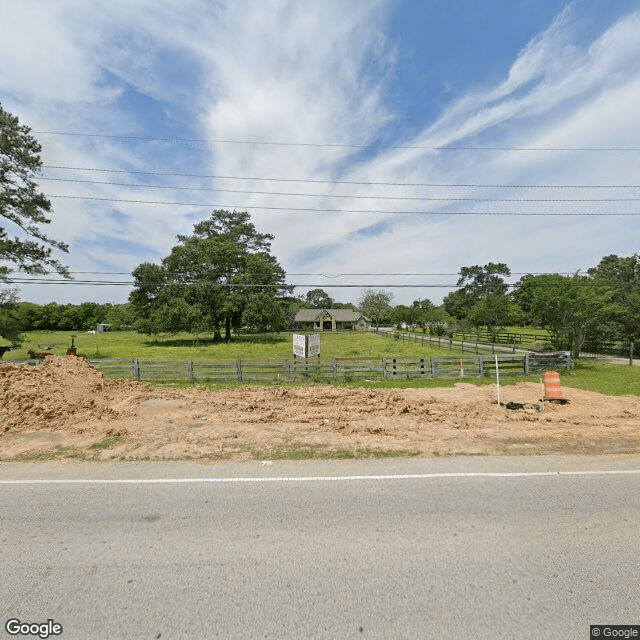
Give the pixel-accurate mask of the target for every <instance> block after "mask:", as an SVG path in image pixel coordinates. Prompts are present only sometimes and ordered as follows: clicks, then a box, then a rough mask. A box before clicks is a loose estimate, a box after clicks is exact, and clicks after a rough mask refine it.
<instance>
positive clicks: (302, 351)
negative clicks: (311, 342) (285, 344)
mask: <svg viewBox="0 0 640 640" xmlns="http://www.w3.org/2000/svg"><path fill="white" fill-rule="evenodd" d="M306 353H307V336H305V335H302V334H301V333H294V334H293V355H294V356H298V357H299V358H306V357H307V355H306Z"/></svg>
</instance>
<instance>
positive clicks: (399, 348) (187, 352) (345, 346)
mask: <svg viewBox="0 0 640 640" xmlns="http://www.w3.org/2000/svg"><path fill="white" fill-rule="evenodd" d="M73 335H75V336H76V337H75V345H76V347H77V348H78V353H82V354H84V355H85V356H87V357H88V358H90V359H107V358H181V359H187V358H193V359H197V358H212V359H225V360H226V359H237V358H243V359H251V358H291V357H293V347H292V337H291V336H292V334H291V333H289V332H283V333H278V334H243V335H237V336H234V337H233V340H232V341H231V342H230V343H224V342H223V343H215V342H214V341H213V339H212V338H211V337H209V336H194V335H193V334H188V333H179V334H175V335H161V336H146V335H142V334H139V333H135V332H133V331H112V332H107V333H96V334H91V333H74V332H71V331H48V332H37V331H30V332H28V333H26V334H25V338H26V339H25V341H24V342H23V344H22V346H21V347H20V349H18V350H16V351H9V352H8V353H6V354H5V356H4V361H5V362H12V361H16V360H24V359H26V358H27V351H28V350H30V349H35V350H36V351H44V350H45V349H46V348H47V347H48V346H52V348H51V349H50V351H51V353H55V354H58V355H64V354H65V353H66V351H67V347H68V346H70V345H71V336H73ZM417 353H420V354H421V355H449V354H450V353H451V352H450V351H449V350H448V349H445V348H443V349H439V348H438V347H435V346H433V347H427V346H425V347H422V346H420V345H415V344H412V343H408V342H402V341H397V340H392V339H390V338H388V337H384V336H377V335H375V334H372V333H358V332H355V333H351V332H349V333H347V332H345V333H323V334H322V345H321V354H322V358H331V357H333V356H355V357H363V356H407V355H416V354H417Z"/></svg>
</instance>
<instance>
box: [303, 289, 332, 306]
mask: <svg viewBox="0 0 640 640" xmlns="http://www.w3.org/2000/svg"><path fill="white" fill-rule="evenodd" d="M306 300H307V303H308V304H309V306H310V307H311V308H312V309H331V308H333V298H331V297H330V296H329V295H328V294H327V293H326V291H324V289H311V291H308V292H307V295H306Z"/></svg>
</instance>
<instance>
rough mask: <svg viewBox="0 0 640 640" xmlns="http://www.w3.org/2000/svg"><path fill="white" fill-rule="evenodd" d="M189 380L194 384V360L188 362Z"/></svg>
mask: <svg viewBox="0 0 640 640" xmlns="http://www.w3.org/2000/svg"><path fill="white" fill-rule="evenodd" d="M187 378H188V380H189V382H193V360H187Z"/></svg>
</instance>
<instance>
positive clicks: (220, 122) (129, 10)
mask: <svg viewBox="0 0 640 640" xmlns="http://www.w3.org/2000/svg"><path fill="white" fill-rule="evenodd" d="M388 5H389V3H388V2H387V1H382V0H380V1H378V2H371V1H367V2H365V1H364V0H362V1H361V0H342V1H340V0H327V1H326V2H323V3H318V2H311V0H300V1H298V2H287V1H284V0H265V1H264V2H255V1H251V0H239V1H237V2H218V3H212V2H206V1H204V0H202V1H201V0H187V1H186V2H183V3H180V4H178V3H175V2H172V1H170V0H155V1H154V2H151V0H111V1H109V2H107V1H106V0H101V1H100V2H94V3H89V4H87V3H84V2H80V1H79V0H61V1H60V2H56V3H48V4H45V5H43V4H42V3H40V2H36V1H35V0H26V1H25V2H22V3H19V4H18V3H16V4H15V5H14V7H13V8H12V9H11V10H4V11H3V15H2V27H1V28H2V37H1V38H0V55H1V56H2V57H3V59H5V60H11V61H12V64H10V65H3V66H2V68H0V91H1V92H2V94H3V95H5V96H6V98H5V99H4V100H3V104H4V106H5V107H6V108H8V109H9V110H11V111H13V112H14V113H16V114H18V115H20V116H21V119H22V120H24V121H27V122H29V123H30V124H31V125H32V127H33V128H34V130H38V131H76V132H81V131H104V132H107V133H114V134H121V135H134V136H135V135H152V134H153V131H151V133H150V132H149V131H148V130H146V129H145V127H146V126H149V127H150V126H151V125H150V124H149V123H150V122H151V120H152V118H151V117H149V118H146V119H145V118H142V117H141V116H140V114H139V113H135V112H132V111H131V110H130V109H128V108H127V107H126V105H124V104H123V103H122V101H121V100H122V99H123V96H126V94H127V91H130V90H131V88H133V90H135V91H137V92H138V93H139V94H141V95H142V96H146V97H149V98H152V99H154V100H155V101H157V102H158V104H159V105H160V107H159V108H160V109H164V110H165V112H166V113H167V114H169V117H168V118H167V120H168V121H172V122H174V121H175V122H176V123H178V124H179V125H180V126H181V127H182V128H183V130H185V131H190V133H189V134H185V135H184V137H198V138H205V139H209V140H236V141H243V140H244V141H250V140H256V141H262V142H266V143H268V142H283V141H284V142H286V141H291V142H303V143H320V145H321V146H305V145H281V144H278V145H271V144H259V145H256V144H230V143H226V144H217V143H211V144H207V143H202V144H201V145H198V144H195V145H189V144H187V143H184V144H183V145H177V144H176V145H170V144H166V143H159V142H157V143H153V144H150V143H134V142H126V141H121V140H115V139H114V140H109V139H100V138H88V139H86V138H70V137H55V136H42V137H41V140H42V141H43V143H46V145H45V154H44V155H45V160H46V162H47V164H56V165H64V166H78V167H104V168H121V169H136V170H140V171H144V170H147V169H149V168H152V169H154V170H165V171H169V172H171V171H172V170H173V171H174V172H182V173H198V174H216V175H227V176H245V177H272V178H300V179H307V180H332V179H335V178H339V179H342V180H355V181H362V182H368V183H375V182H415V183H443V184H445V183H449V184H461V183H465V184H466V183H474V184H477V183H492V184H550V183H553V184H573V185H575V184H596V183H602V184H611V183H629V184H638V183H640V176H639V175H638V170H637V169H636V167H637V154H633V153H622V152H618V153H609V154H603V153H586V152H585V153H568V152H565V153H549V152H512V151H486V152H454V151H434V150H427V149H420V148H414V149H387V150H383V151H378V152H377V153H375V154H373V153H372V152H369V153H365V152H362V151H361V150H359V149H356V148H350V147H348V146H336V145H324V146H322V143H336V144H337V145H339V144H343V145H363V144H369V143H371V142H374V141H375V140H376V139H377V137H378V136H379V135H380V134H381V132H385V127H386V126H387V125H388V124H390V123H391V124H392V123H393V117H394V114H393V113H392V112H391V111H390V110H389V109H388V108H387V107H386V105H385V104H384V103H383V99H382V96H383V91H382V89H383V87H382V86H381V83H382V82H383V78H384V75H385V73H386V72H387V71H388V68H389V65H391V64H392V63H393V61H394V51H393V46H392V45H391V44H389V43H387V42H386V41H385V38H384V31H385V27H386V24H385V21H386V18H387V9H388ZM576 6H577V5H576ZM577 10H578V9H577V8H573V9H567V10H566V11H564V12H563V13H562V14H561V15H560V16H559V17H558V18H557V20H555V21H554V23H553V24H552V25H551V26H550V27H549V28H548V29H547V30H546V31H545V32H543V33H541V34H540V35H539V36H537V37H536V38H534V39H533V40H532V41H531V42H530V43H529V44H528V45H527V46H526V47H525V48H524V49H523V50H522V52H521V54H520V55H519V56H518V58H517V59H516V60H514V62H513V64H512V66H511V69H510V71H509V74H508V76H507V77H506V78H505V79H504V80H503V81H502V82H499V83H497V84H496V85H495V86H490V87H485V88H484V89H479V88H477V87H476V88H474V89H473V90H470V91H469V93H468V94H467V95H465V96H463V97H462V98H460V99H458V100H457V101H455V102H454V103H452V104H451V105H449V106H448V107H446V108H445V109H444V110H443V113H442V114H441V116H440V117H439V118H438V119H436V120H435V121H434V122H433V123H430V124H429V125H428V126H426V127H425V129H424V131H422V132H421V133H420V134H419V135H417V136H416V137H415V139H414V140H413V141H410V142H409V143H408V146H415V147H441V146H467V145H469V146H474V145H477V146H492V147H528V148H545V147H546V148H549V147H556V148H557V147H562V148H564V147H620V146H626V147H639V146H640V115H639V114H638V111H637V107H636V103H637V95H638V94H639V90H640V40H639V39H638V37H637V34H638V32H639V30H640V13H632V14H629V15H627V16H626V17H624V18H623V19H621V20H620V21H619V22H618V23H617V24H615V25H613V26H612V27H610V28H608V29H607V30H606V31H604V32H603V33H602V34H601V35H600V37H598V38H596V39H594V41H593V42H589V43H584V42H580V41H579V40H578V39H577V37H576V36H575V27H574V22H573V14H572V11H577ZM171 118H173V120H171ZM160 137H164V136H163V135H161V136H160ZM194 158H197V160H194ZM63 174H64V175H65V176H69V175H70V174H69V173H68V172H62V171H60V172H58V173H57V174H56V175H63ZM77 175H78V177H82V178H84V179H93V180H95V179H99V180H112V181H118V182H120V181H133V182H141V181H144V180H148V179H150V178H149V177H148V176H147V177H145V176H136V175H130V176H127V175H120V176H119V175H118V174H96V173H91V172H85V173H78V174H77ZM155 180H156V181H157V183H159V184H165V185H169V184H175V185H187V184H191V185H194V186H198V187H203V186H208V187H217V188H227V189H243V190H247V191H270V192H271V195H259V194H223V193H220V194H217V193H207V192H195V191H194V192H189V191H186V192H185V191H179V190H175V191H174V190H167V191H152V190H142V189H138V190H135V189H127V188H124V187H114V186H108V185H80V184H62V183H60V184H57V185H56V184H55V183H53V184H51V183H43V187H45V188H46V189H47V191H48V192H49V193H67V194H76V195H77V194H81V193H84V194H86V195H91V196H93V197H96V198H100V197H119V198H130V199H148V200H162V201H175V202H178V201H196V200H197V201H201V202H215V203H221V204H228V205H237V206H238V208H249V207H261V208H258V209H256V210H255V215H254V220H255V222H256V225H257V226H258V228H259V229H260V230H261V231H266V232H270V233H273V234H275V236H276V240H275V242H274V245H273V246H274V253H275V254H276V255H277V256H278V258H279V259H280V261H281V262H282V263H283V264H284V265H285V267H287V269H288V270H289V271H295V272H300V271H306V272H316V271H317V272H323V273H344V272H398V271H402V272H409V271H411V272H451V271H453V272H455V271H457V270H458V269H459V268H460V266H462V265H464V264H476V263H484V262H488V261H490V260H493V261H496V260H499V261H506V262H508V263H509V264H510V265H511V266H512V267H513V269H514V270H518V271H520V270H523V271H524V270H532V271H534V270H535V271H544V270H573V269H575V268H578V267H588V266H592V265H593V264H594V263H595V262H597V260H599V258H600V257H602V256H603V255H606V254H607V253H611V252H617V253H620V254H629V253H632V252H633V251H635V250H636V249H637V248H636V247H635V246H634V240H633V238H635V237H636V234H637V230H638V225H637V223H636V222H635V218H581V217H576V218H545V217H525V216H520V217H502V216H500V217H498V216H496V217H485V216H483V217H472V216H464V217H457V216H448V217H445V216H433V217H429V216H411V215H406V214H394V213H384V211H387V212H401V211H411V210H432V211H439V212H441V211H445V210H462V211H472V210H475V211H495V210H500V211H508V210H517V211H520V212H527V211H535V210H540V209H541V208H544V207H546V208H550V207H554V208H555V210H562V211H567V212H570V211H577V210H579V209H578V208H579V207H582V210H584V209H585V207H589V208H593V209H594V210H603V208H605V207H606V210H607V211H612V210H616V209H617V210H622V208H623V207H626V208H627V209H626V210H632V209H633V208H634V205H633V203H627V204H625V203H601V204H598V203H592V204H587V203H583V204H580V203H576V204H552V203H548V204H545V203H538V204H526V203H490V202H487V203H479V202H457V203H444V202H439V201H419V200H401V199H398V200H381V199H376V198H374V197H372V196H396V197H397V196H403V197H434V198H438V197H448V196H449V197H454V196H455V197H465V196H466V197H478V196H482V197H487V198H491V197H492V196H493V197H506V196H507V195H508V196H509V197H512V198H518V197H520V198H533V197H537V198H540V197H547V198H552V197H554V194H555V195H556V196H557V197H562V198H569V197H573V198H588V197H603V194H602V192H594V191H593V190H586V189H585V190H571V191H563V192H559V191H558V190H550V191H541V190H536V189H520V190H517V189H510V190H504V189H493V190H491V189H487V190H481V191H480V190H478V189H470V188H468V189H461V188H420V187H411V188H408V187H398V186H386V187H385V186H375V185H360V186H358V185H340V184H305V183H295V182H268V181H267V182H265V181H251V180H246V181H237V180H236V181H233V180H222V179H216V180H213V179H212V180H187V179H186V178H175V179H174V180H173V182H171V179H170V178H168V177H166V178H161V177H156V178H155ZM285 192H286V193H289V192H297V193H317V194H326V196H327V197H322V196H318V197H315V198H311V197H306V196H299V197H292V196H285V195H279V194H280V193H285ZM609 193H610V195H615V196H621V195H624V193H627V194H628V191H627V192H624V193H621V192H620V191H617V192H609ZM634 193H637V192H634ZM348 194H352V195H353V196H359V197H357V198H356V197H354V198H331V197H328V196H337V195H348ZM604 195H606V194H604ZM55 205H56V212H55V217H54V224H53V225H52V229H51V235H52V236H54V237H59V238H61V239H69V240H70V241H71V244H72V249H74V251H73V253H72V254H71V256H70V257H69V262H70V264H71V266H72V267H75V268H77V269H78V270H91V266H92V265H94V266H95V265H108V264H114V263H116V264H118V265H121V267H122V268H121V269H119V270H125V271H126V270H129V269H131V268H132V267H134V266H135V265H137V264H138V263H139V262H141V261H142V260H145V259H150V258H152V259H157V257H156V256H159V255H165V254H166V253H167V252H168V250H169V248H170V247H171V245H172V244H173V242H174V239H175V235H176V234H177V233H185V232H188V231H189V230H190V227H191V224H192V223H193V222H194V219H193V216H194V215H195V214H194V209H189V208H181V207H177V206H172V205H162V206H159V205H143V204H134V203H129V204H126V203H108V202H102V201H99V200H98V201H79V200H57V201H56V202H55ZM279 206H285V207H292V208H293V207H300V208H303V209H304V208H310V209H357V210H381V211H383V212H382V213H362V214H358V213H338V212H323V211H316V212H304V211H278V210H270V209H267V207H279ZM251 210H252V211H254V210H253V209H251ZM114 211H118V212H120V213H121V214H122V215H121V216H118V215H115V214H114ZM207 211H208V207H203V208H202V209H201V210H200V213H199V214H198V215H202V217H204V216H205V215H206V213H207ZM379 224H382V226H376V225H379ZM118 238H120V239H121V240H120V242H121V245H122V247H124V248H125V249H126V252H125V253H124V254H122V253H121V252H120V251H117V243H118ZM100 242H104V243H106V244H105V245H104V248H103V249H102V250H101V249H100ZM144 247H148V249H147V251H148V253H147V254H146V255H142V254H144V252H145V248H144ZM443 279H444V280H451V281H453V280H454V279H452V278H438V277H434V278H432V281H439V280H440V281H442V280H443ZM292 280H296V278H292ZM347 280H349V279H348V278H345V279H343V280H342V281H343V282H345V281H347ZM351 280H352V281H353V278H351ZM377 280H378V281H379V283H380V284H383V283H384V282H385V280H384V278H382V277H380V278H377ZM298 281H299V279H298ZM392 281H393V282H397V279H393V280H392V279H389V280H387V282H392ZM407 281H409V279H407ZM412 281H414V282H415V281H425V278H424V277H420V278H416V279H415V280H412ZM326 282H327V285H326V286H327V288H329V287H330V284H331V280H327V281H326ZM315 284H318V283H315ZM119 291H121V290H119ZM59 293H60V296H61V297H64V296H74V298H75V299H81V298H82V297H83V298H95V297H96V296H99V295H103V291H102V290H99V291H96V290H95V289H80V288H79V289H74V288H71V287H69V288H68V289H64V290H61V291H60V292H59ZM332 293H333V294H334V295H335V297H337V298H338V299H349V298H350V299H355V298H356V297H357V292H356V291H354V290H335V291H333V292H332ZM443 293H445V291H443V290H439V289H434V290H425V291H414V290H410V291H406V292H405V291H404V290H399V291H398V292H397V293H396V301H397V302H406V301H411V300H412V299H415V298H417V297H427V296H428V297H432V298H433V299H438V297H440V296H441V295H442V294H443ZM28 294H29V291H27V290H25V295H28ZM38 295H40V296H43V299H46V296H47V295H49V296H50V295H51V291H50V290H48V291H46V292H45V291H43V292H41V293H39V294H38ZM120 295H121V296H122V295H123V294H122V293H120Z"/></svg>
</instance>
